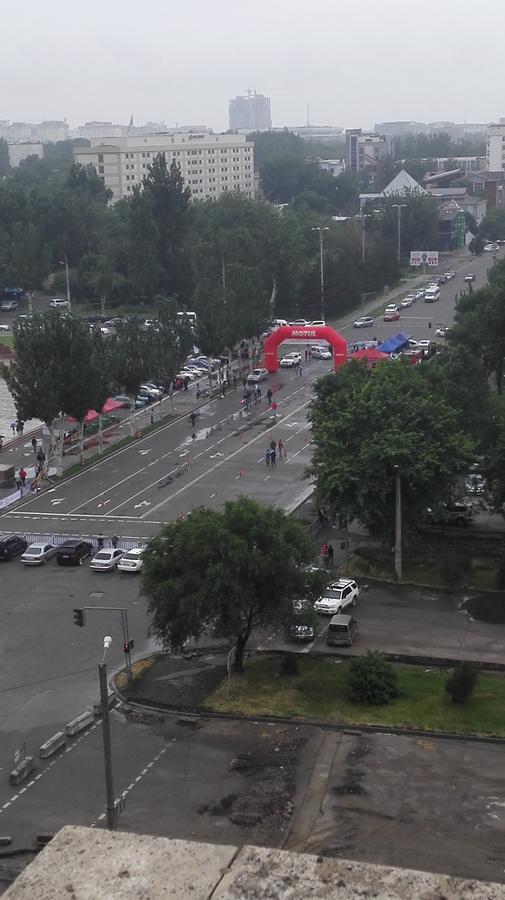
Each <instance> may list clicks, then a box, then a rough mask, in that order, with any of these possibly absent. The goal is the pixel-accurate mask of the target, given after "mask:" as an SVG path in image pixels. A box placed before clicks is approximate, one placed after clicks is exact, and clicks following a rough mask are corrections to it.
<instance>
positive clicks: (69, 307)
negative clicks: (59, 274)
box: [60, 253, 72, 312]
mask: <svg viewBox="0 0 505 900" xmlns="http://www.w3.org/2000/svg"><path fill="white" fill-rule="evenodd" d="M63 256H64V257H65V261H63V260H62V259H60V266H65V278H66V281H67V303H68V311H69V312H72V301H71V300H70V279H69V277H68V257H67V254H66V253H63Z"/></svg>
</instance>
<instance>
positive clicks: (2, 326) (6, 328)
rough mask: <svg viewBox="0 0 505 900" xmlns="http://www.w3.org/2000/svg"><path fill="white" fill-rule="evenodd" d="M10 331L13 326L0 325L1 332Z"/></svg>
mask: <svg viewBox="0 0 505 900" xmlns="http://www.w3.org/2000/svg"><path fill="white" fill-rule="evenodd" d="M10 330H11V326H10V325H7V323H5V322H4V323H3V324H2V325H0V331H10Z"/></svg>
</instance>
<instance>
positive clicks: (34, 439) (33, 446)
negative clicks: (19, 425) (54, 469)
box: [32, 437, 37, 453]
mask: <svg viewBox="0 0 505 900" xmlns="http://www.w3.org/2000/svg"><path fill="white" fill-rule="evenodd" d="M32 450H33V452H34V453H36V452H37V438H36V437H32Z"/></svg>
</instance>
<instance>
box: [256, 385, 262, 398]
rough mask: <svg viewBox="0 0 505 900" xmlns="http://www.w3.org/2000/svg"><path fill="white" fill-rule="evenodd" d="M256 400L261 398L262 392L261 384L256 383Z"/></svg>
mask: <svg viewBox="0 0 505 900" xmlns="http://www.w3.org/2000/svg"><path fill="white" fill-rule="evenodd" d="M257 387H258V400H261V398H262V396H263V394H262V393H261V384H258V386H257Z"/></svg>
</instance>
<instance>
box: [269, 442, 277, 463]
mask: <svg viewBox="0 0 505 900" xmlns="http://www.w3.org/2000/svg"><path fill="white" fill-rule="evenodd" d="M272 443H273V444H274V446H273V447H272V448H271V450H270V462H271V463H272V466H276V465H277V451H276V449H275V441H272Z"/></svg>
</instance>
